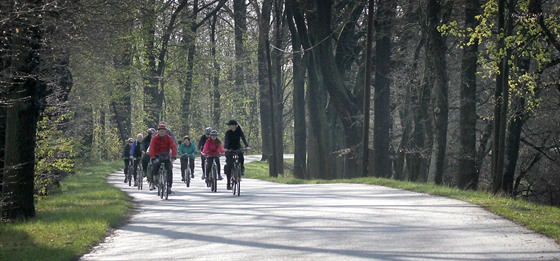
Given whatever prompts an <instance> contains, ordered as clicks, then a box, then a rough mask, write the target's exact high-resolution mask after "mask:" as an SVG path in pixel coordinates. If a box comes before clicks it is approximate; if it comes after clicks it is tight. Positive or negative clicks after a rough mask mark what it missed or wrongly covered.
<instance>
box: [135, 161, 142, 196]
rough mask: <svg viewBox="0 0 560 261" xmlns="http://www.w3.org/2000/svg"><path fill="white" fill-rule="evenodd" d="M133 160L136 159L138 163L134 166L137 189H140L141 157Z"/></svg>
mask: <svg viewBox="0 0 560 261" xmlns="http://www.w3.org/2000/svg"><path fill="white" fill-rule="evenodd" d="M135 160H138V164H137V166H136V182H137V184H136V185H137V186H138V190H142V189H143V186H144V184H143V183H144V170H143V169H142V158H138V159H135Z"/></svg>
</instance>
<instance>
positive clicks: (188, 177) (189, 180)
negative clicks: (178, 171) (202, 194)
mask: <svg viewBox="0 0 560 261" xmlns="http://www.w3.org/2000/svg"><path fill="white" fill-rule="evenodd" d="M185 184H187V188H188V187H190V186H191V169H190V168H187V172H186V173H185Z"/></svg>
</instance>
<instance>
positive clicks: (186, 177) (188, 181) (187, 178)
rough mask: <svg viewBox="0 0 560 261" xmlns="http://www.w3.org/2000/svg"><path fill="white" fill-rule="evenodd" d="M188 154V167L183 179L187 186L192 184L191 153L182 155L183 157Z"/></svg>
mask: <svg viewBox="0 0 560 261" xmlns="http://www.w3.org/2000/svg"><path fill="white" fill-rule="evenodd" d="M183 156H186V157H187V162H186V164H187V169H186V170H185V172H184V173H183V181H184V182H185V184H186V185H187V188H188V187H190V186H191V175H192V172H191V160H192V159H191V157H189V154H183V155H181V157H183Z"/></svg>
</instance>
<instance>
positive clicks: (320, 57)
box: [306, 0, 363, 179]
mask: <svg viewBox="0 0 560 261" xmlns="http://www.w3.org/2000/svg"><path fill="white" fill-rule="evenodd" d="M312 4H313V5H314V6H313V7H312V8H310V9H307V10H312V11H310V12H309V13H308V14H307V16H306V18H307V21H308V23H307V24H308V26H309V35H310V39H311V42H312V43H313V44H314V46H313V49H312V52H313V54H314V62H315V64H316V69H317V72H318V73H319V79H320V83H321V85H320V86H321V87H322V88H324V89H325V90H326V91H327V93H328V95H329V97H328V98H329V104H332V106H333V108H334V109H335V110H336V113H337V114H338V119H340V121H341V124H342V125H341V126H340V127H342V128H343V129H344V133H343V136H344V142H345V144H343V146H344V147H342V148H344V149H345V150H346V151H348V152H346V153H344V154H343V155H341V156H338V158H337V159H335V161H336V162H338V163H339V164H337V165H335V166H340V165H344V166H354V167H355V168H354V171H353V173H358V171H359V169H360V168H359V167H358V166H360V165H359V164H360V162H359V158H360V157H357V156H356V153H357V150H358V149H359V144H360V143H361V142H362V140H361V137H360V135H356V133H361V131H362V124H363V122H362V119H361V118H362V117H361V116H362V111H361V108H359V107H358V104H359V102H357V100H358V99H356V97H355V96H354V95H353V94H352V93H351V92H350V91H349V90H348V89H347V88H346V86H345V84H344V81H343V77H342V75H341V73H340V72H339V71H338V67H337V64H336V60H335V58H334V55H333V53H334V52H333V42H332V39H331V36H332V29H331V18H332V5H333V2H332V1H330V0H316V1H315V2H314V3H312ZM311 97H314V96H311ZM329 119H331V120H333V121H336V120H337V119H336V118H329ZM330 126H331V127H333V128H334V127H337V125H335V124H331V125H330ZM323 131H325V130H323ZM331 133H332V131H331ZM321 142H324V141H321ZM333 142H334V140H333ZM335 150H337V148H336V147H334V146H333V147H331V148H330V149H329V150H328V151H331V152H334V151H335ZM327 171H328V172H327V173H324V175H325V178H327V179H332V178H336V177H337V169H336V168H329V169H327Z"/></svg>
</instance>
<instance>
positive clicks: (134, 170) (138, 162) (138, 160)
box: [132, 158, 140, 181]
mask: <svg viewBox="0 0 560 261" xmlns="http://www.w3.org/2000/svg"><path fill="white" fill-rule="evenodd" d="M138 164H140V158H135V159H134V166H132V169H133V171H132V176H133V177H134V181H136V175H138V173H137V172H138Z"/></svg>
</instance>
